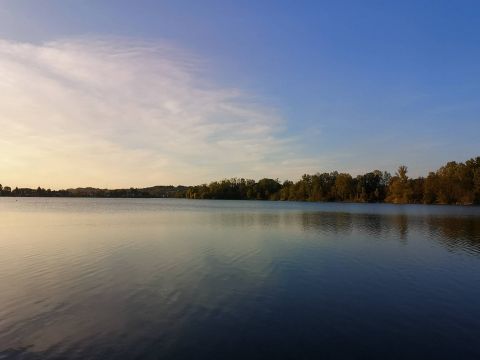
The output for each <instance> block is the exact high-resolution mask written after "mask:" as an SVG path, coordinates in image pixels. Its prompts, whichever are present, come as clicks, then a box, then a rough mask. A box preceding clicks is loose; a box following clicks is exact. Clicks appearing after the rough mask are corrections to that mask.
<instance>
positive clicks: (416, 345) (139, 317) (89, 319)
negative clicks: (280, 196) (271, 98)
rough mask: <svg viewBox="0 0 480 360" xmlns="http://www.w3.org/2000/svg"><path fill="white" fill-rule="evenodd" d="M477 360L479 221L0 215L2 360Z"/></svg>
mask: <svg viewBox="0 0 480 360" xmlns="http://www.w3.org/2000/svg"><path fill="white" fill-rule="evenodd" d="M257 358H258V359H259V358H262V359H267V358H268V359H320V358H323V359H480V208H478V207H477V208H476V207H448V206H420V205H408V206H395V205H383V204H379V205H376V204H314V203H294V202H257V201H207V200H204V201H202V200H173V199H42V198H38V199H37V198H21V199H12V198H2V199H0V359H82V360H84V359H257Z"/></svg>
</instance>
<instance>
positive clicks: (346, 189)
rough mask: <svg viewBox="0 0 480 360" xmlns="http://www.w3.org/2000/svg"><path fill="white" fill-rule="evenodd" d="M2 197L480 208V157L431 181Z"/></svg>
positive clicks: (336, 179) (228, 182)
mask: <svg viewBox="0 0 480 360" xmlns="http://www.w3.org/2000/svg"><path fill="white" fill-rule="evenodd" d="M0 195H1V196H51V197H106V198H185V197H186V198H189V199H232V200H293V201H340V202H341V201H345V202H388V203H395V204H408V203H412V204H480V157H476V158H472V159H470V160H467V161H466V162H465V163H461V162H460V163H457V162H455V161H452V162H449V163H447V164H446V165H444V166H442V167H441V168H440V169H438V170H437V171H435V172H430V173H429V174H428V176H427V177H419V178H409V177H408V171H407V167H406V166H403V165H402V166H400V167H399V168H398V170H397V172H396V173H395V174H394V175H393V176H392V175H391V174H390V173H388V172H385V171H384V172H382V171H379V170H374V171H372V172H368V173H366V174H363V175H357V176H355V177H354V176H352V175H350V174H347V173H339V172H337V171H334V172H330V173H317V174H315V175H303V176H302V178H301V179H300V180H299V181H297V182H292V181H288V180H287V181H284V182H283V183H281V182H280V181H279V180H278V179H267V178H265V179H261V180H259V181H255V180H249V179H237V178H233V179H225V180H222V181H214V182H211V183H210V184H208V185H207V184H203V185H198V186H191V187H187V186H153V187H148V188H140V189H137V188H130V189H115V190H109V189H96V188H77V189H67V190H50V189H47V190H45V189H43V188H37V189H28V188H20V189H19V188H15V189H13V190H12V189H11V188H10V187H8V186H5V187H2V185H0Z"/></svg>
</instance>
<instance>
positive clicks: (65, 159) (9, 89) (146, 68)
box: [0, 38, 305, 186]
mask: <svg viewBox="0 0 480 360" xmlns="http://www.w3.org/2000/svg"><path fill="white" fill-rule="evenodd" d="M205 68H206V64H205V62H203V60H202V59H200V58H198V57H196V56H194V55H192V54H189V53H188V52H186V51H183V50H181V49H178V48H176V47H175V46H172V45H171V44H168V43H149V42H140V41H132V40H126V39H121V38H103V39H96V38H79V39H67V40H61V41H54V42H48V43H44V44H41V45H34V44H25V43H16V42H10V41H0V79H1V80H0V127H1V135H0V174H1V179H0V181H4V182H7V181H8V182H10V183H15V184H17V183H18V184H25V185H34V184H40V185H42V184H43V185H49V184H52V185H54V186H79V185H87V184H90V185H95V186H130V185H139V186H140V185H152V184H160V183H185V184H192V183H198V182H204V181H209V180H212V179H216V178H222V177H226V176H240V175H242V176H249V177H254V178H257V177H260V176H266V175H271V176H279V177H285V176H287V175H290V172H291V171H298V170H299V169H298V167H301V168H304V167H305V163H304V161H302V163H301V164H297V163H296V161H295V160H294V159H295V158H298V157H299V154H298V153H297V152H296V150H295V148H296V145H295V141H293V140H291V139H289V138H287V137H286V136H284V122H283V120H282V118H281V116H280V115H279V113H278V111H276V110H275V109H273V108H270V107H268V106H265V105H263V104H261V102H259V101H258V100H257V99H256V98H255V96H254V94H246V93H244V92H242V91H240V90H238V89H235V88H222V87H219V86H216V85H215V83H214V82H213V81H212V80H211V79H209V78H208V76H206V75H205V74H206V73H208V72H206V71H204V70H205Z"/></svg>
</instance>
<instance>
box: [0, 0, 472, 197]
mask: <svg viewBox="0 0 480 360" xmlns="http://www.w3.org/2000/svg"><path fill="white" fill-rule="evenodd" d="M479 23H480V2H478V1H422V0H416V1H280V0H278V1H228V0H223V1H209V0H203V1H197V0H189V1H187V0H175V1H146V0H145V1H124V0H110V1H107V0H101V1H98V0H83V1H65V0H58V1H56V0H55V1H54V0H44V1H34V0H31V1H25V0H3V1H2V0H0V183H2V184H3V185H10V186H19V187H21V186H29V187H36V186H42V187H45V188H67V187H80V186H95V187H108V188H113V187H143V186H152V185H160V184H165V185H166V184H173V185H177V184H184V185H193V184H199V183H205V182H209V181H213V180H218V179H223V178H230V177H244V178H253V179H260V178H263V177H271V178H279V179H280V180H284V179H291V180H297V179H299V178H300V177H301V175H302V174H304V173H310V174H312V173H316V172H324V171H333V170H338V171H345V172H350V173H352V174H360V173H364V172H367V171H371V170H374V169H380V170H387V171H391V172H394V171H395V169H396V168H397V167H398V165H400V164H405V165H407V166H408V168H409V174H410V175H411V176H423V175H426V174H428V171H430V170H435V169H437V168H438V167H440V166H441V165H443V164H445V163H446V162H447V161H453V160H454V161H465V160H467V159H469V158H471V157H474V156H479V155H480V141H479V139H480V26H479V25H478V24H479Z"/></svg>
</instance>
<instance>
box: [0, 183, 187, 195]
mask: <svg viewBox="0 0 480 360" xmlns="http://www.w3.org/2000/svg"><path fill="white" fill-rule="evenodd" d="M187 189H188V188H187V187H186V186H171V185H170V186H153V187H147V188H140V189H138V188H129V189H113V190H109V189H97V188H92V187H87V188H76V189H66V190H50V189H43V188H41V187H38V188H37V189H30V188H18V187H16V188H14V189H12V188H11V187H9V186H2V185H1V184H0V196H20V197H38V196H40V197H100V198H184V197H185V192H186V190H187Z"/></svg>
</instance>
